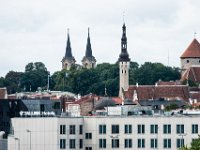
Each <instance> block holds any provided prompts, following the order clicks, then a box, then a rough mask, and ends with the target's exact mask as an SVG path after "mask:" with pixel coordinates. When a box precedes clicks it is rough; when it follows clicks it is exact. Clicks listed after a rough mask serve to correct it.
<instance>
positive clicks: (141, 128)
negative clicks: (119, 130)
mask: <svg viewBox="0 0 200 150" xmlns="http://www.w3.org/2000/svg"><path fill="white" fill-rule="evenodd" d="M137 127H138V134H144V133H145V126H144V124H138V126H137Z"/></svg>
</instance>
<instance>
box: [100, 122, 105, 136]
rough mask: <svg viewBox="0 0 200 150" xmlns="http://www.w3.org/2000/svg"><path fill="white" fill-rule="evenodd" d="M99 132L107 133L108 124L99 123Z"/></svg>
mask: <svg viewBox="0 0 200 150" xmlns="http://www.w3.org/2000/svg"><path fill="white" fill-rule="evenodd" d="M99 134H106V125H105V124H100V125H99Z"/></svg>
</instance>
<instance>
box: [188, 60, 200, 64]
mask: <svg viewBox="0 0 200 150" xmlns="http://www.w3.org/2000/svg"><path fill="white" fill-rule="evenodd" d="M186 62H187V63H189V62H190V61H189V60H187V61H186ZM199 63H200V60H199Z"/></svg>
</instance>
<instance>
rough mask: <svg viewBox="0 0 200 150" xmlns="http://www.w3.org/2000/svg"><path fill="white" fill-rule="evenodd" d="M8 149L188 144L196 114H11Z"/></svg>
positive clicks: (198, 122)
mask: <svg viewBox="0 0 200 150" xmlns="http://www.w3.org/2000/svg"><path fill="white" fill-rule="evenodd" d="M12 125H13V129H14V132H13V133H14V134H13V135H10V136H9V138H8V150H13V149H19V147H20V150H27V149H30V148H31V150H70V149H72V150H80V149H83V150H99V149H106V150H114V149H120V150H126V149H134V150H141V149H149V150H150V149H158V150H163V149H171V150H176V149H178V148H180V147H182V146H183V145H187V146H190V143H191V142H192V140H194V139H196V138H198V134H199V133H200V132H199V129H200V128H199V127H200V115H191V116H190V115H174V116H171V115H162V116H157V115H156V116H154V115H137V116H122V115H118V116H115V115H113V116H84V117H45V118H41V117H35V118H13V119H12Z"/></svg>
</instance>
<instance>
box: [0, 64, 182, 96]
mask: <svg viewBox="0 0 200 150" xmlns="http://www.w3.org/2000/svg"><path fill="white" fill-rule="evenodd" d="M48 74H49V72H48V70H47V68H46V66H45V65H44V64H43V63H42V62H35V63H32V62H31V63H28V64H27V65H26V66H25V71H24V72H14V71H10V72H8V73H7V74H6V76H5V77H1V78H0V87H7V89H8V93H15V92H20V91H36V90H37V89H38V88H39V87H41V88H42V89H43V90H45V89H47V82H48ZM129 78H130V79H129V80H130V84H136V83H138V84H142V85H145V84H155V82H157V81H158V80H163V81H170V80H178V79H180V72H179V68H172V67H168V66H164V65H163V64H161V63H151V62H146V63H144V64H143V65H141V66H139V65H138V63H136V62H131V63H130V77H129ZM105 88H106V89H107V94H108V95H109V96H117V95H118V91H119V89H118V88H119V67H118V64H117V63H116V64H109V63H102V64H98V65H97V67H96V68H94V69H85V68H81V67H78V66H74V67H72V68H71V70H61V71H57V72H54V73H53V74H52V75H51V76H50V89H51V90H61V91H70V92H73V93H76V94H81V95H85V94H89V93H94V94H97V95H104V93H105V92H104V91H105Z"/></svg>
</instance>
